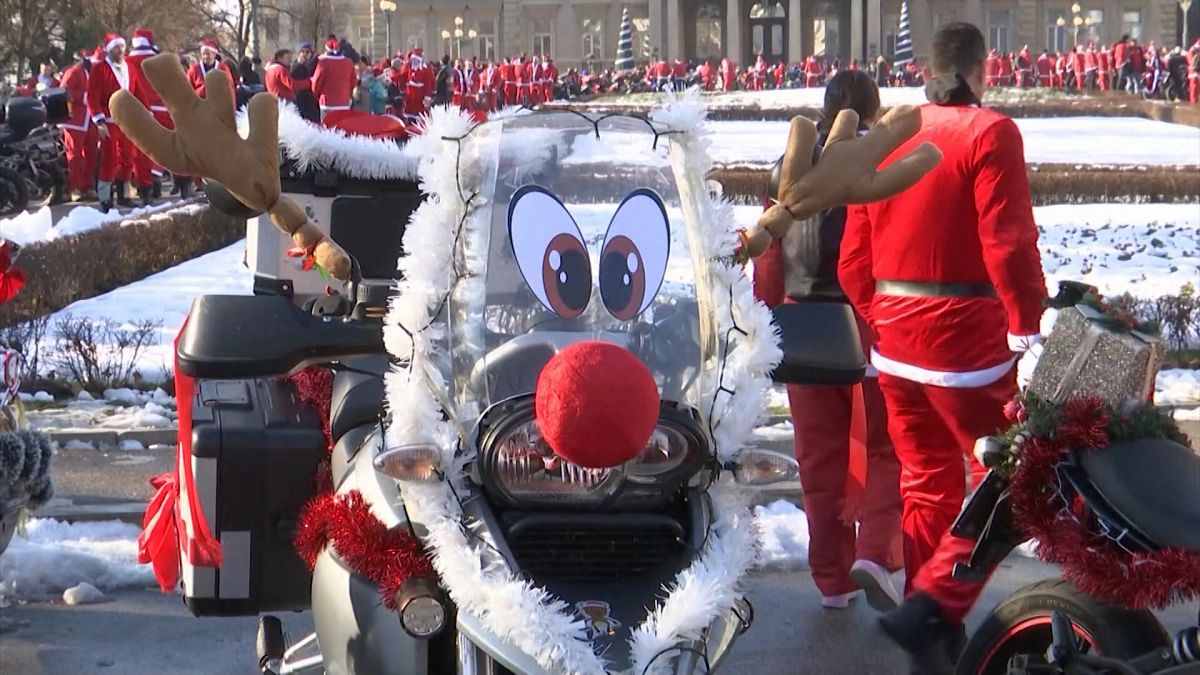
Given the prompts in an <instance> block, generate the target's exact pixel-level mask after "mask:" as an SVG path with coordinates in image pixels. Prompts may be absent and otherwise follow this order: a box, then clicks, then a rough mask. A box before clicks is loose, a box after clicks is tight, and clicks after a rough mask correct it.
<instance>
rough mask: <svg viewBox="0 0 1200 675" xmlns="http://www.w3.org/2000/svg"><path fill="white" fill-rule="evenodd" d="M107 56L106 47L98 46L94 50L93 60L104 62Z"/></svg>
mask: <svg viewBox="0 0 1200 675" xmlns="http://www.w3.org/2000/svg"><path fill="white" fill-rule="evenodd" d="M106 54H107V52H105V51H104V45H96V48H95V49H93V50H92V60H93V61H103V60H104V57H105V55H106Z"/></svg>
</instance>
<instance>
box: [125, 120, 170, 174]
mask: <svg viewBox="0 0 1200 675" xmlns="http://www.w3.org/2000/svg"><path fill="white" fill-rule="evenodd" d="M151 113H152V114H153V115H154V119H155V121H157V122H158V123H159V124H161V125H162V127H163V128H164V129H174V128H175V122H174V121H173V120H172V119H171V114H170V113H168V112H167V111H166V110H153V111H151ZM156 172H157V173H158V175H159V177H161V176H162V173H163V172H162V168H161V167H159V166H158V165H157V164H155V163H154V160H152V159H150V156H149V155H147V154H146V153H144V152H142V151H141V149H140V148H138V147H137V146H136V145H135V146H133V179H134V182H136V183H137V184H138V187H145V186H147V185H150V184H151V183H153V182H154V174H155V173H156Z"/></svg>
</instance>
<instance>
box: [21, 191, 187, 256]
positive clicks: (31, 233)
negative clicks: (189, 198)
mask: <svg viewBox="0 0 1200 675" xmlns="http://www.w3.org/2000/svg"><path fill="white" fill-rule="evenodd" d="M205 208H207V206H205V205H202V204H195V203H192V204H185V205H182V206H180V203H179V202H176V201H171V202H166V203H164V204H158V205H155V206H150V207H144V208H143V207H138V208H135V209H130V210H129V211H125V212H124V213H122V212H119V211H109V212H108V213H103V212H101V211H100V209H97V208H95V207H92V206H76V207H74V208H72V209H71V210H70V211H69V212H68V213H67V215H65V216H63V217H62V218H60V219H59V221H58V222H57V223H55V222H54V218H53V216H52V214H51V211H50V207H48V206H44V207H42V208H40V209H38V210H37V211H26V212H24V213H20V214H17V215H16V216H13V217H11V218H5V219H0V234H2V235H3V236H4V237H6V238H8V239H11V240H13V241H15V242H17V243H18V244H20V245H22V246H27V245H29V244H34V243H37V242H44V241H54V240H55V239H60V238H62V237H66V236H70V235H73V234H83V233H84V232H89V231H91V230H95V229H99V228H101V227H104V226H106V225H114V224H120V225H121V226H125V225H128V224H131V223H133V222H136V221H139V220H149V221H151V222H155V221H159V220H165V219H166V218H167V217H168V216H166V215H164V214H165V212H167V211H178V212H179V213H196V212H199V211H201V210H203V209H205Z"/></svg>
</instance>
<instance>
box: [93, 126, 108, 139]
mask: <svg viewBox="0 0 1200 675" xmlns="http://www.w3.org/2000/svg"><path fill="white" fill-rule="evenodd" d="M96 133H98V134H100V138H102V139H104V140H106V141H107V140H108V139H109V137H111V136H112V133H111V132H109V130H108V125H107V124H97V125H96Z"/></svg>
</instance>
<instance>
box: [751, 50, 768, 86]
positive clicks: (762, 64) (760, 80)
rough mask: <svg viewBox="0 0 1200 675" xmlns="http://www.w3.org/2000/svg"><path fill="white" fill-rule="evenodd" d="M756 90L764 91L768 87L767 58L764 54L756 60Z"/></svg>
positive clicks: (754, 72)
mask: <svg viewBox="0 0 1200 675" xmlns="http://www.w3.org/2000/svg"><path fill="white" fill-rule="evenodd" d="M752 81H753V82H754V91H762V90H763V89H766V88H767V60H766V59H764V58H763V55H762V54H759V55H758V58H756V59H755V60H754V70H753V80H752Z"/></svg>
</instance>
